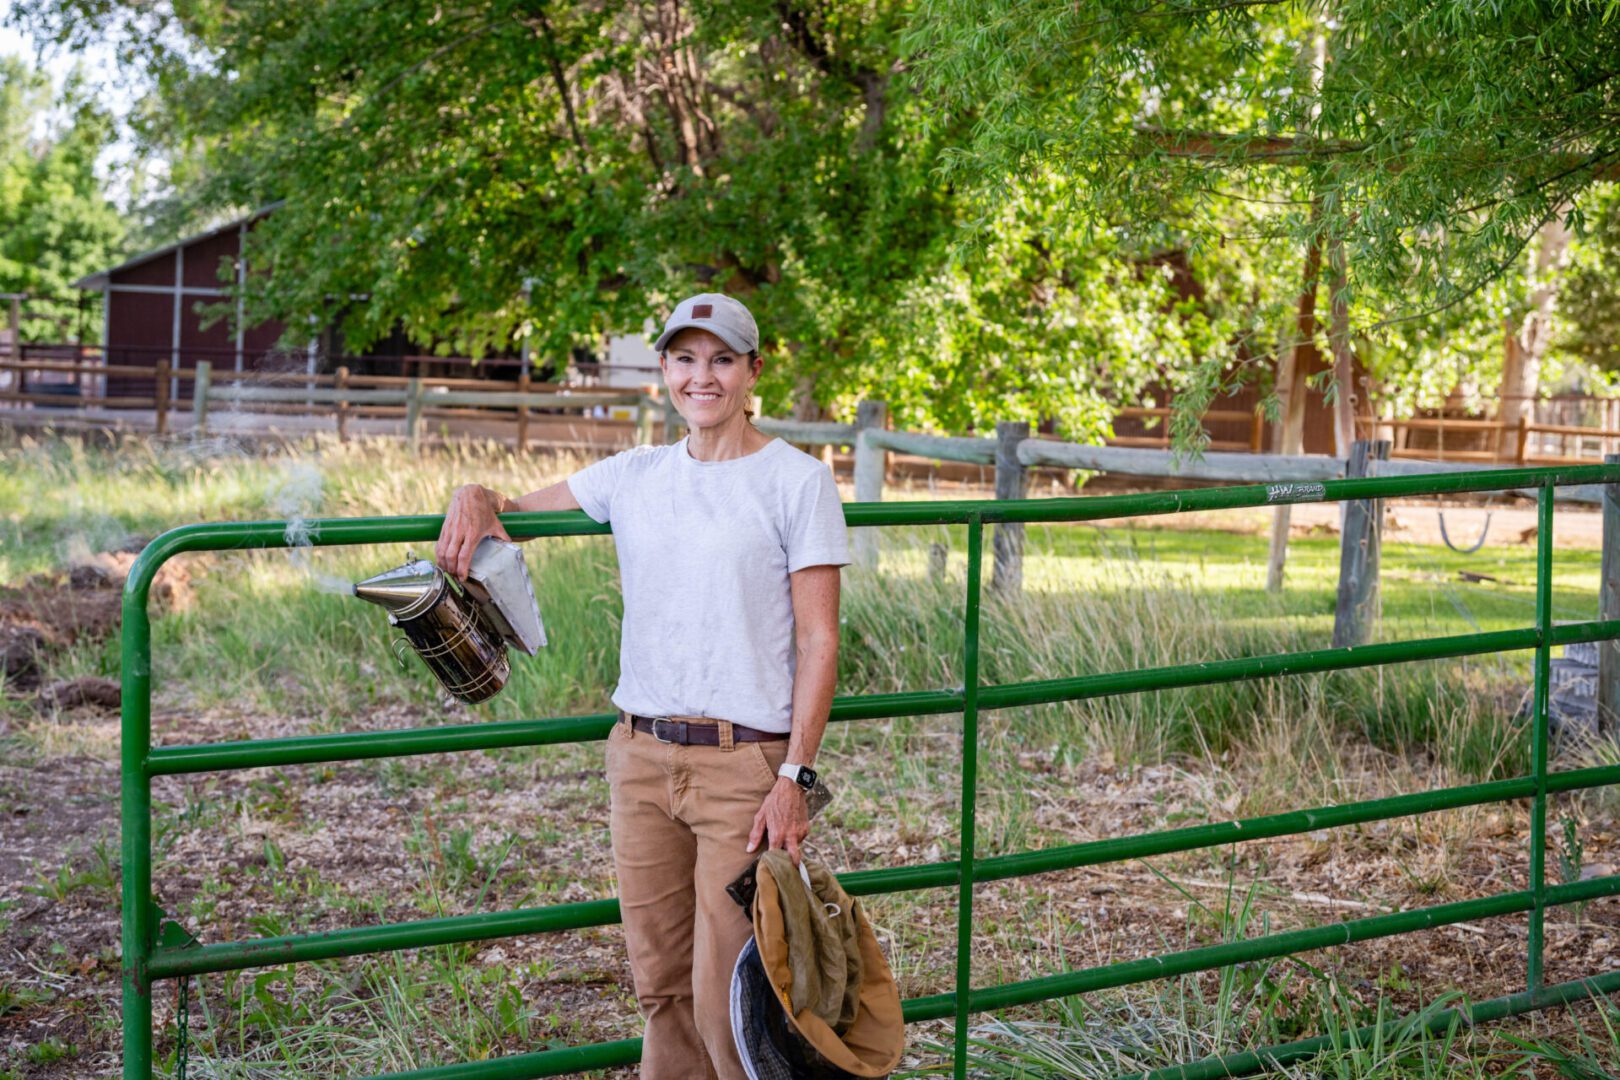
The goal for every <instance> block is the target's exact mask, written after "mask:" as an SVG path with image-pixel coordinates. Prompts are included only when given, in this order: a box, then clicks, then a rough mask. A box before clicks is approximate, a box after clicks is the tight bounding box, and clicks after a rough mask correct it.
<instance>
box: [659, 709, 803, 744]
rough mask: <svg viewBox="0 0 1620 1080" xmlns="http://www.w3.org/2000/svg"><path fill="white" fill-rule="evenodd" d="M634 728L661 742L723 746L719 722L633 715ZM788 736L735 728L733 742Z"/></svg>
mask: <svg viewBox="0 0 1620 1080" xmlns="http://www.w3.org/2000/svg"><path fill="white" fill-rule="evenodd" d="M630 726H631V727H632V728H634V729H635V730H637V731H645V732H646V733H647V734H649V735H651V736H652V737H653V738H655V739H657V740H658V741H659V742H667V743H679V744H680V745H682V746H719V745H720V724H719V722H718V721H715V720H704V721H701V722H694V721H688V720H675V719H671V718H670V717H667V716H636V715H634V714H632V715H631V716H630ZM787 737H788V733H787V732H785V731H760V730H759V729H758V728H751V727H743V726H742V725H741V724H732V725H731V741H732V742H776V741H778V740H780V739H785V738H787Z"/></svg>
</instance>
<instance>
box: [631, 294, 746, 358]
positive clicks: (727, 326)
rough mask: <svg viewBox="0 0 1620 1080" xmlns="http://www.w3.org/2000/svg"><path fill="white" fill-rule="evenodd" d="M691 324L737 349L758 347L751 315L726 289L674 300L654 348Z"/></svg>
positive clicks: (665, 345)
mask: <svg viewBox="0 0 1620 1080" xmlns="http://www.w3.org/2000/svg"><path fill="white" fill-rule="evenodd" d="M690 328H695V329H698V330H707V331H708V332H709V333H711V334H713V335H715V336H716V337H718V338H719V339H720V340H721V341H723V342H725V343H726V344H727V345H729V346H731V347H732V348H733V349H736V350H737V351H738V352H740V353H751V352H757V351H759V327H758V326H757V325H755V323H754V316H753V315H751V314H749V312H748V309H747V308H745V307H743V305H742V301H740V300H733V299H732V298H731V297H729V296H727V295H726V294H725V293H698V294H697V295H696V296H689V297H687V298H686V299H685V300H682V301H681V302H680V303H679V304H676V305H675V310H674V311H672V312H671V313H670V316H669V321H668V322H666V323H665V324H664V332H663V333H662V334H659V335H658V340H657V341H655V342H653V348H654V349H655V350H657V351H658V352H663V351H664V350H665V349H666V348H667V347H668V346H669V342H670V339H671V338H673V337H674V336H675V335H676V334H678V333H680V332H681V331H682V330H686V329H690Z"/></svg>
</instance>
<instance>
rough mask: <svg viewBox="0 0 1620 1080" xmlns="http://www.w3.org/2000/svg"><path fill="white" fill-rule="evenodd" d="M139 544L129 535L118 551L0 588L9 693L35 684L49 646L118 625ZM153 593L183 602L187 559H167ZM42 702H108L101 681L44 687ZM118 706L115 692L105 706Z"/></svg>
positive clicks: (0, 644) (103, 633) (187, 597)
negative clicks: (130, 538)
mask: <svg viewBox="0 0 1620 1080" xmlns="http://www.w3.org/2000/svg"><path fill="white" fill-rule="evenodd" d="M144 546H145V541H143V540H131V541H130V542H128V543H127V544H125V545H124V547H123V548H122V549H121V550H118V551H103V552H98V553H96V554H94V555H92V556H90V557H89V558H87V559H85V560H84V561H82V562H80V563H77V564H75V565H73V566H71V567H69V568H67V569H66V570H62V571H59V572H56V573H48V574H36V575H34V576H33V577H30V578H27V579H25V580H23V581H22V582H20V583H18V584H15V585H6V586H4V587H0V669H3V672H4V676H5V686H6V689H7V691H8V692H10V693H13V694H15V693H17V692H18V691H30V690H34V689H36V688H37V687H38V686H39V685H40V681H41V677H42V669H43V667H44V664H45V661H46V659H47V657H48V655H49V654H50V653H51V652H53V651H55V650H57V649H61V648H63V647H65V646H68V645H73V644H76V643H78V642H80V641H84V640H95V639H99V638H105V637H108V636H110V635H112V634H115V633H117V632H118V626H119V621H120V618H121V613H122V606H123V597H124V580H125V579H126V578H127V577H128V576H129V571H130V568H131V567H132V566H134V564H135V558H136V556H137V555H138V554H139V552H140V550H141V548H143V547H144ZM151 595H152V598H153V600H154V601H155V602H156V603H157V605H158V606H159V607H160V608H162V609H164V610H168V611H176V610H181V609H184V608H186V607H188V606H189V605H190V604H191V599H192V591H191V576H190V573H189V571H188V570H187V569H186V566H185V564H183V563H179V562H170V563H168V564H166V565H165V566H164V567H163V568H162V569H160V570H159V571H158V574H157V577H156V578H155V579H154V580H153V582H152V590H151ZM44 703H45V704H50V705H56V706H58V707H60V708H73V707H76V706H79V705H91V706H95V707H100V708H106V707H109V706H108V705H107V692H106V688H105V685H102V686H90V685H88V684H85V685H79V686H67V685H64V684H58V685H56V686H53V687H51V688H49V689H48V692H47V694H46V700H45V702H44ZM117 705H118V702H117V699H116V697H114V698H113V700H112V704H111V706H110V707H111V708H115V709H116V708H117Z"/></svg>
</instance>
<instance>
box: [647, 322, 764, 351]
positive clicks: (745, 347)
mask: <svg viewBox="0 0 1620 1080" xmlns="http://www.w3.org/2000/svg"><path fill="white" fill-rule="evenodd" d="M682 330H707V331H708V332H709V333H711V334H713V335H714V336H715V337H717V338H719V339H720V340H721V341H723V342H725V343H726V344H727V345H729V346H730V347H731V348H733V349H735V350H736V351H737V352H740V353H749V352H753V351H754V350H753V347H752V346H750V345H749V344H748V343H747V342H745V341H743V340H742V339H741V338H739V337H736V336H735V335H733V334H732V333H731V332H730V331H728V330H726V329H724V328H723V327H719V326H716V325H715V324H714V323H711V322H707V321H705V320H702V319H685V320H683V321H681V322H675V323H671V324H670V325H668V326H666V327H664V332H663V333H662V334H659V335H658V340H657V341H655V342H653V351H654V352H663V351H664V350H665V349H666V348H668V347H669V343H670V341H671V340H673V339H674V337H675V335H676V334H678V333H680V332H681V331H682Z"/></svg>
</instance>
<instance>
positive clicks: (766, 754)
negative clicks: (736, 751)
mask: <svg viewBox="0 0 1620 1080" xmlns="http://www.w3.org/2000/svg"><path fill="white" fill-rule="evenodd" d="M746 745H747V747H748V750H749V755H748V756H749V757H751V758H753V759H754V762H755V763H756V764H757V765H758V766H759V772H760V778H761V779H762V780H763V781H764V783H765V787H766V788H767V789H770V788H772V787H775V786H776V770H777V769H778V768H779V767H780V766H781V764H782V762H784V761H786V760H787V746H788V741H787V740H786V739H777V740H774V741H772V742H753V743H747V744H746ZM766 747H769V748H770V749H769V750H768V751H767V750H766Z"/></svg>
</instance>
